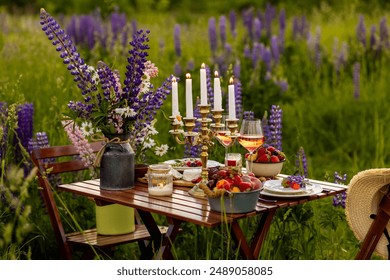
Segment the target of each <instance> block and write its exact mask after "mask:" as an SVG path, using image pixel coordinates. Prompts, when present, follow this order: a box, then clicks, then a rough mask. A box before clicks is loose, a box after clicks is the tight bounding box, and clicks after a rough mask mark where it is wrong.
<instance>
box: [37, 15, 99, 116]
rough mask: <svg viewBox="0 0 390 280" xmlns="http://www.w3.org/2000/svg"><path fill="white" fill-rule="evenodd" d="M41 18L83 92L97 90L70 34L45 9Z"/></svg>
mask: <svg viewBox="0 0 390 280" xmlns="http://www.w3.org/2000/svg"><path fill="white" fill-rule="evenodd" d="M40 18H41V22H40V23H41V25H42V30H43V31H44V32H45V34H46V36H47V37H48V39H49V40H50V41H52V43H53V45H54V46H56V51H58V52H60V57H61V58H62V59H63V62H64V64H66V65H67V69H68V70H69V72H70V73H71V74H72V75H73V76H74V81H75V82H76V83H77V86H78V87H79V88H80V89H81V90H82V94H83V95H87V94H89V93H91V92H95V91H97V87H96V83H95V81H94V80H93V79H92V75H91V73H90V71H89V70H88V66H87V65H86V64H85V62H84V59H82V58H81V57H80V54H79V53H78V52H77V49H76V47H75V46H74V45H73V41H72V40H71V39H70V36H69V35H68V34H66V33H65V31H64V30H63V29H61V26H60V25H59V24H58V23H57V21H56V20H55V19H54V18H53V17H52V16H50V15H49V14H48V13H47V12H46V11H45V10H44V9H41V13H40ZM86 102H88V101H86ZM84 113H89V112H84Z"/></svg>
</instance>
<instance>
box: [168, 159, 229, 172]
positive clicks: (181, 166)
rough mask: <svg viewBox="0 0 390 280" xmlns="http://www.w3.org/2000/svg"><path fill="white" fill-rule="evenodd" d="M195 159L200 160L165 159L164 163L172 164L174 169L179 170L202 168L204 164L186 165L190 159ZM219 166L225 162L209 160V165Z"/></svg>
mask: <svg viewBox="0 0 390 280" xmlns="http://www.w3.org/2000/svg"><path fill="white" fill-rule="evenodd" d="M195 160H199V161H200V158H182V159H171V160H167V161H164V163H166V164H170V165H172V167H173V168H174V169H176V170H177V171H184V170H187V169H194V168H202V166H186V165H185V164H186V163H187V162H188V161H195ZM218 166H223V164H222V163H219V162H218V161H215V160H208V161H207V167H218Z"/></svg>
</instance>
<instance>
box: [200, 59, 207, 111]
mask: <svg viewBox="0 0 390 280" xmlns="http://www.w3.org/2000/svg"><path fill="white" fill-rule="evenodd" d="M200 105H207V80H206V66H205V64H204V63H202V67H201V68H200Z"/></svg>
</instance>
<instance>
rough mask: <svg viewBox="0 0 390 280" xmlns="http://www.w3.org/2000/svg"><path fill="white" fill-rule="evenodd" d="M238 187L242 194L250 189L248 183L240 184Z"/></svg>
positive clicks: (250, 185)
mask: <svg viewBox="0 0 390 280" xmlns="http://www.w3.org/2000/svg"><path fill="white" fill-rule="evenodd" d="M238 187H239V188H240V190H241V191H242V192H245V191H246V190H248V189H249V190H250V189H251V188H252V184H251V183H250V182H241V183H240V184H239V185H238Z"/></svg>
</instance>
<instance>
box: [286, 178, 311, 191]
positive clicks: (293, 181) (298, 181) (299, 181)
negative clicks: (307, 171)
mask: <svg viewBox="0 0 390 280" xmlns="http://www.w3.org/2000/svg"><path fill="white" fill-rule="evenodd" d="M282 186H283V187H285V188H292V189H294V190H299V189H303V188H306V181H305V176H302V175H290V176H288V177H287V178H284V179H283V180H282Z"/></svg>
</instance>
